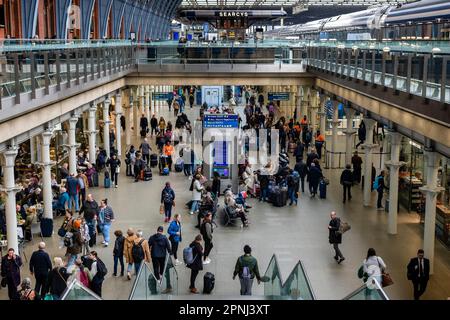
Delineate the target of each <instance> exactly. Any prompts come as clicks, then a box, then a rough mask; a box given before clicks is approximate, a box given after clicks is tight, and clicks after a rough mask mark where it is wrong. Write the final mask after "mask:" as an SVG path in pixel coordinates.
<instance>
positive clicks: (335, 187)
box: [0, 110, 450, 300]
mask: <svg viewBox="0 0 450 320" xmlns="http://www.w3.org/2000/svg"><path fill="white" fill-rule="evenodd" d="M195 112H198V110H195ZM191 113H192V111H190V110H188V115H190V114H191ZM167 114H168V112H165V113H164V115H167ZM135 139H136V140H138V138H135ZM339 143H340V144H341V146H342V149H343V145H344V144H343V143H344V137H343V136H340V137H339ZM325 175H326V176H327V177H328V178H329V179H330V181H331V184H330V185H329V186H328V197H327V199H325V200H321V199H318V198H313V199H312V198H310V197H309V194H307V193H305V194H302V195H301V197H300V199H299V204H298V206H292V207H290V206H286V207H283V208H275V207H272V206H271V205H270V204H267V203H260V202H258V201H256V200H250V203H251V205H253V208H252V209H251V212H250V215H249V218H250V222H251V225H250V227H249V228H247V229H242V228H238V227H237V228H234V227H226V228H225V227H219V228H217V229H215V231H214V240H213V243H214V248H213V250H212V253H211V259H212V262H211V264H209V265H207V266H205V268H204V271H203V272H201V273H200V275H199V277H198V278H197V287H198V288H199V289H201V288H202V287H203V284H202V282H203V274H204V273H205V272H206V271H210V272H213V273H214V274H215V276H216V285H215V289H214V291H213V295H216V296H228V297H233V296H236V295H238V294H239V282H238V280H235V281H233V280H232V273H233V269H234V265H235V262H236V258H237V257H238V256H239V255H241V254H242V248H243V246H244V245H245V244H249V245H250V246H251V247H252V248H253V255H254V256H255V257H256V258H257V259H258V261H259V267H260V272H261V273H264V271H265V270H266V268H267V265H268V263H269V260H270V258H271V257H272V255H273V254H274V253H275V254H276V255H277V257H278V262H279V264H280V268H281V272H282V277H283V279H286V277H287V276H288V274H289V273H290V272H291V270H292V268H293V267H294V265H295V264H296V263H297V261H298V260H301V261H302V262H303V264H304V266H305V268H306V271H307V274H308V276H309V279H310V281H311V286H312V288H313V290H314V293H315V295H316V298H318V299H342V298H343V297H344V296H346V295H347V294H349V293H350V292H352V291H353V290H355V289H356V288H358V287H359V286H360V285H361V284H362V283H361V280H360V279H358V278H357V275H356V274H357V270H358V268H359V266H360V265H361V263H362V261H363V259H364V258H365V255H366V253H367V249H368V248H369V247H373V248H375V249H376V251H377V253H378V255H379V256H381V257H382V258H383V260H384V261H385V262H386V264H387V267H388V271H389V272H390V274H391V275H392V278H393V280H394V285H392V286H390V287H388V288H386V293H387V295H388V296H389V297H390V298H391V299H411V298H412V285H411V283H410V282H409V281H408V280H407V279H406V264H407V263H408V261H409V258H411V257H413V256H414V255H415V253H416V251H417V249H418V248H420V247H421V246H422V243H423V241H422V237H423V226H422V225H420V224H419V216H418V215H417V214H415V213H410V214H409V213H406V212H404V211H403V210H401V211H400V214H399V219H398V222H399V225H398V234H397V235H395V236H392V235H388V234H387V213H386V212H384V211H377V210H376V208H375V206H374V204H375V201H376V199H375V197H376V195H375V193H373V195H372V196H373V199H372V204H373V206H372V207H368V208H365V207H363V205H362V191H361V188H360V187H354V188H353V191H352V192H353V199H352V201H351V202H348V203H347V204H343V203H342V199H341V186H340V185H339V176H340V170H337V169H336V170H326V171H325ZM100 181H103V177H101V179H100ZM166 181H170V182H171V184H172V187H173V188H174V190H175V193H176V203H177V206H176V208H175V212H176V213H181V214H182V223H183V242H182V244H181V245H180V249H179V254H180V256H181V255H182V249H183V248H184V247H185V246H187V245H188V244H189V243H190V242H191V241H192V239H193V238H194V237H195V235H196V234H197V233H198V229H195V228H194V225H195V223H196V216H190V215H189V214H188V210H187V209H186V208H184V206H183V205H182V204H184V203H185V202H187V201H189V200H190V197H191V192H190V191H189V184H190V181H189V180H188V179H187V178H185V176H184V175H183V173H171V175H170V177H161V176H159V175H158V174H157V173H156V170H154V175H153V180H152V181H149V182H142V181H141V182H138V183H134V182H133V180H132V179H130V178H128V177H126V176H125V173H124V170H122V173H121V177H120V183H119V188H118V189H104V188H95V189H92V190H91V191H90V192H91V193H92V194H93V195H94V198H95V199H96V200H97V201H99V200H100V199H101V198H105V197H106V198H108V200H109V201H110V203H111V206H112V207H113V209H114V212H115V214H116V222H115V223H114V224H113V227H112V229H111V233H112V232H113V231H114V230H116V229H120V230H122V231H126V229H127V228H128V227H133V228H135V229H142V230H143V231H144V236H145V237H146V238H148V237H149V236H151V235H152V234H153V233H155V232H156V228H157V227H158V226H159V225H164V226H165V231H166V228H167V226H168V224H164V223H163V218H162V217H161V216H160V214H159V199H160V192H161V189H162V187H163V185H164V183H165V182H166ZM221 201H222V200H221ZM220 203H221V202H220ZM221 204H222V203H221ZM332 210H335V211H337V213H338V215H339V216H340V217H342V219H343V220H345V221H347V222H349V223H350V224H351V226H352V229H351V230H350V231H349V232H348V233H346V234H345V235H344V239H343V244H342V246H341V250H342V252H343V254H344V256H345V257H346V260H345V261H344V262H343V263H342V264H340V265H338V264H337V263H336V261H335V260H334V259H333V255H334V254H333V250H332V247H331V246H330V245H329V243H328V229H327V226H328V222H329V213H330V211H332ZM61 222H62V221H61V219H58V220H57V221H56V222H55V224H56V227H58V226H59V224H60V223H61ZM112 237H114V236H112ZM39 240H40V238H39V236H35V238H34V240H33V242H32V243H28V244H27V246H26V248H25V253H26V256H27V258H29V257H30V256H31V252H32V251H33V250H35V248H36V247H37V243H38V242H39ZM45 241H46V242H47V245H48V251H49V252H50V253H51V256H52V257H55V256H62V255H64V253H65V251H64V249H59V248H58V244H59V240H58V237H57V236H56V234H55V235H54V236H53V238H50V239H46V240H45ZM101 241H102V239H101V237H100V238H98V243H99V245H97V246H96V247H95V250H97V251H98V253H99V255H100V257H101V258H102V259H103V260H104V261H105V263H106V265H107V267H108V269H109V273H108V275H107V277H106V280H105V282H104V285H103V292H104V293H103V297H104V298H106V299H121V300H122V299H128V296H129V293H130V290H131V287H132V283H133V281H127V280H126V279H125V278H121V277H117V278H114V277H112V276H111V274H112V247H111V246H110V247H108V248H103V247H102V246H101V245H100V242H101ZM177 271H178V275H179V286H178V287H179V289H178V293H179V294H180V295H186V296H187V295H188V289H187V288H188V286H189V272H190V270H189V269H187V268H186V267H184V266H183V265H180V266H178V267H177ZM28 274H29V272H28V264H27V263H25V266H24V267H23V268H22V275H28ZM253 291H254V292H253V293H254V294H255V295H260V296H261V295H263V292H264V290H263V286H262V285H260V286H257V285H256V284H255V285H254V290H253ZM449 296H450V253H449V251H448V249H446V248H445V247H444V246H443V245H442V244H441V243H440V242H439V241H436V252H435V273H434V275H433V276H432V277H431V279H430V282H429V285H428V289H427V292H426V293H425V294H424V296H423V298H424V299H437V300H443V299H447V297H449ZM187 297H189V296H187ZM6 298H7V290H0V299H6Z"/></svg>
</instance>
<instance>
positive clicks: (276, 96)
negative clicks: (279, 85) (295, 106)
mask: <svg viewBox="0 0 450 320" xmlns="http://www.w3.org/2000/svg"><path fill="white" fill-rule="evenodd" d="M268 98H269V101H289V100H290V99H289V98H290V93H289V92H269V94H268Z"/></svg>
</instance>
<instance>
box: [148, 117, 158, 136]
mask: <svg viewBox="0 0 450 320" xmlns="http://www.w3.org/2000/svg"><path fill="white" fill-rule="evenodd" d="M150 127H151V129H152V130H151V132H150V134H151V135H152V136H153V133H155V134H156V133H157V129H156V128H157V127H158V119H157V118H156V116H155V114H153V116H152V118H151V119H150Z"/></svg>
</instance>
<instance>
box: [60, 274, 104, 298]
mask: <svg viewBox="0 0 450 320" xmlns="http://www.w3.org/2000/svg"><path fill="white" fill-rule="evenodd" d="M61 300H102V298H100V297H99V296H98V295H97V294H95V293H94V292H93V291H92V290H90V289H89V288H86V287H85V286H84V285H83V284H82V283H81V282H79V281H78V280H77V279H75V278H74V279H72V280H70V281H69V283H68V284H67V288H66V290H65V291H64V293H63V294H62V296H61Z"/></svg>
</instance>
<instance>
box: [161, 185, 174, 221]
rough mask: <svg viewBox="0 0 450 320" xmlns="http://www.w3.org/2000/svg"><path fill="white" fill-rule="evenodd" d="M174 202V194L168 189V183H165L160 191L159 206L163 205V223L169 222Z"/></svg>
mask: <svg viewBox="0 0 450 320" xmlns="http://www.w3.org/2000/svg"><path fill="white" fill-rule="evenodd" d="M174 200H175V192H174V191H173V189H172V188H171V187H170V182H166V186H165V187H164V189H163V190H162V191H161V204H163V205H164V216H165V218H164V222H169V221H170V218H171V217H172V207H173V204H174Z"/></svg>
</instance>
